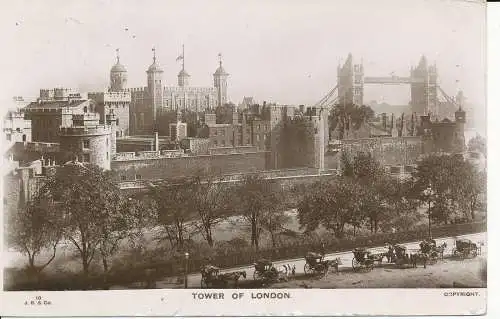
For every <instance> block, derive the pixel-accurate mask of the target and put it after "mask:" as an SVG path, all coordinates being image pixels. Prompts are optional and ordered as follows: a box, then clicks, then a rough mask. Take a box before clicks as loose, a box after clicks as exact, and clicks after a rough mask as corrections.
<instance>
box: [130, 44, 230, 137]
mask: <svg viewBox="0 0 500 319" xmlns="http://www.w3.org/2000/svg"><path fill="white" fill-rule="evenodd" d="M181 57H182V60H183V63H182V69H181V71H180V72H179V74H178V76H177V78H178V81H177V86H166V85H165V83H164V82H163V69H162V68H161V66H160V64H159V62H158V61H157V58H156V54H153V64H151V66H150V67H149V68H148V70H147V71H146V73H147V86H146V87H139V88H131V89H129V91H130V93H131V108H130V118H131V121H130V127H131V134H151V132H153V131H154V130H156V129H157V127H155V125H157V123H158V119H159V117H160V116H161V114H162V112H163V111H172V110H176V111H182V110H189V111H193V112H204V111H206V110H210V109H214V108H215V107H216V106H219V105H223V104H225V103H226V102H227V79H228V76H229V74H228V73H227V72H226V71H225V70H224V68H223V67H222V60H219V68H217V70H216V71H215V73H214V74H213V78H214V86H213V87H193V86H190V83H189V78H190V75H189V74H188V72H187V71H186V69H185V65H184V54H183V55H182V56H181Z"/></svg>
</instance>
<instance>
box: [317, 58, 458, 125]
mask: <svg viewBox="0 0 500 319" xmlns="http://www.w3.org/2000/svg"><path fill="white" fill-rule="evenodd" d="M366 84H378V85H410V92H411V93H410V95H411V97H410V103H409V104H410V107H411V113H416V114H417V115H428V114H430V115H432V116H434V117H438V118H444V117H449V116H452V114H453V112H454V111H456V110H457V109H458V108H459V107H460V104H461V101H458V100H457V99H455V98H453V97H450V96H449V95H448V94H446V92H444V90H443V89H442V88H441V87H440V86H439V81H438V72H437V67H436V65H435V64H433V65H429V64H428V63H427V58H426V57H425V56H422V57H421V58H420V61H419V63H418V65H417V66H416V67H412V68H411V69H410V74H409V76H396V75H394V74H391V76H365V70H364V66H363V64H362V63H361V64H355V63H353V57H352V54H350V53H349V55H348V57H347V60H346V61H345V63H344V64H343V65H342V66H341V65H339V66H338V67H337V84H336V85H335V87H334V88H332V89H331V90H330V91H329V92H328V93H327V94H326V95H325V96H324V97H323V98H322V99H321V100H320V101H319V102H317V103H316V104H315V105H314V106H315V107H318V108H321V109H324V108H327V109H328V108H331V107H333V106H334V105H335V104H355V105H363V99H364V87H365V85H366Z"/></svg>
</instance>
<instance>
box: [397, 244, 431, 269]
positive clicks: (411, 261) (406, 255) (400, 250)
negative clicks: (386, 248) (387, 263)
mask: <svg viewBox="0 0 500 319" xmlns="http://www.w3.org/2000/svg"><path fill="white" fill-rule="evenodd" d="M393 249H394V260H393V261H394V263H395V264H396V266H398V267H405V266H411V267H417V256H416V254H415V253H411V252H410V251H409V249H408V248H407V247H406V246H404V245H399V244H396V245H394V246H393ZM425 267H426V262H425V259H424V268H425Z"/></svg>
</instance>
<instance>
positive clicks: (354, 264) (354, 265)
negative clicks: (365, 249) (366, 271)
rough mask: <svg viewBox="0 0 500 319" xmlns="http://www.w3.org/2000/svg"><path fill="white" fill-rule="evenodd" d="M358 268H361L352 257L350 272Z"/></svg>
mask: <svg viewBox="0 0 500 319" xmlns="http://www.w3.org/2000/svg"><path fill="white" fill-rule="evenodd" d="M359 267H361V263H360V262H359V261H357V260H356V257H354V258H353V259H352V270H354V271H356V270H357V269H359Z"/></svg>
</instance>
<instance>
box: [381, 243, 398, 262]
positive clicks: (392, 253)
mask: <svg viewBox="0 0 500 319" xmlns="http://www.w3.org/2000/svg"><path fill="white" fill-rule="evenodd" d="M385 247H386V248H387V252H386V253H384V254H382V255H383V256H385V257H386V258H387V262H388V263H393V262H395V261H396V249H395V248H394V245H392V244H388V243H386V244H385Z"/></svg>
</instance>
